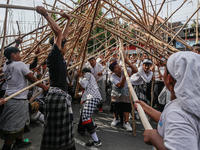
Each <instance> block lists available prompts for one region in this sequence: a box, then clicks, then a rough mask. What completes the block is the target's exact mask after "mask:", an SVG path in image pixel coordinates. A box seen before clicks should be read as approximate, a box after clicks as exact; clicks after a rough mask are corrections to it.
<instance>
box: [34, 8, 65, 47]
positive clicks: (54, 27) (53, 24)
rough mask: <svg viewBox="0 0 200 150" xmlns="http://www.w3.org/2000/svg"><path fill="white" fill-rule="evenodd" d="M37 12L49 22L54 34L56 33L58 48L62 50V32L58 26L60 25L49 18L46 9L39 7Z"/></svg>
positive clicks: (55, 40)
mask: <svg viewBox="0 0 200 150" xmlns="http://www.w3.org/2000/svg"><path fill="white" fill-rule="evenodd" d="M36 11H37V12H38V13H39V14H41V15H42V16H44V18H45V19H46V20H47V21H48V23H49V25H50V27H51V29H52V31H53V33H54V43H55V44H56V45H57V46H58V48H59V49H61V41H62V38H63V36H62V30H61V28H60V27H59V26H58V24H57V23H56V22H55V21H54V20H53V18H51V17H50V16H49V14H48V13H47V11H46V9H45V8H44V7H42V6H37V7H36Z"/></svg>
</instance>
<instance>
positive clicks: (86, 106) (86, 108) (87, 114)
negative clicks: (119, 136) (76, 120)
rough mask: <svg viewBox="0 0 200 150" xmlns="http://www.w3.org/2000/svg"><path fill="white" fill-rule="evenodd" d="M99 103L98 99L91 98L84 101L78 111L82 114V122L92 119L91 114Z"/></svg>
mask: <svg viewBox="0 0 200 150" xmlns="http://www.w3.org/2000/svg"><path fill="white" fill-rule="evenodd" d="M99 102H100V100H99V99H98V98H91V99H89V100H85V101H84V103H83V105H82V107H81V110H80V112H81V114H82V122H85V121H88V120H90V119H91V118H92V114H93V112H94V110H95V108H96V107H97V105H98V104H99Z"/></svg>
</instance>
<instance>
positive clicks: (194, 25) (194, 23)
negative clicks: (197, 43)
mask: <svg viewBox="0 0 200 150" xmlns="http://www.w3.org/2000/svg"><path fill="white" fill-rule="evenodd" d="M190 26H191V27H192V28H196V21H195V20H193V23H192V24H191V25H190ZM198 26H199V23H198Z"/></svg>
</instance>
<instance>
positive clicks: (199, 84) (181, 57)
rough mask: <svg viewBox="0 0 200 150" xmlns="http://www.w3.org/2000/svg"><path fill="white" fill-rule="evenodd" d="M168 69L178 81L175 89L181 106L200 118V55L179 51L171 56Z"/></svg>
mask: <svg viewBox="0 0 200 150" xmlns="http://www.w3.org/2000/svg"><path fill="white" fill-rule="evenodd" d="M167 69H168V71H169V73H170V75H171V76H172V77H173V78H174V79H175V80H176V81H177V82H176V84H175V86H174V91H175V95H176V97H177V99H179V100H181V107H182V108H183V109H184V110H185V111H187V112H189V113H191V114H193V115H195V116H197V117H198V118H200V109H199V108H200V55H199V54H197V53H194V52H177V53H175V54H173V55H172V56H170V57H169V59H168V61H167Z"/></svg>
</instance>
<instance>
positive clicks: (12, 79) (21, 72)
mask: <svg viewBox="0 0 200 150" xmlns="http://www.w3.org/2000/svg"><path fill="white" fill-rule="evenodd" d="M3 72H4V75H5V78H6V81H7V87H6V93H5V94H6V95H8V96H10V95H12V94H14V93H16V92H18V91H20V90H22V89H24V88H26V87H27V86H28V80H27V79H26V78H25V76H26V75H27V74H29V73H30V72H31V71H30V70H29V68H28V67H27V65H26V64H25V63H23V62H21V61H13V62H12V63H10V64H8V65H7V64H6V63H5V64H4V66H3ZM27 94H28V90H26V91H24V92H22V93H20V94H19V95H17V96H15V97H14V98H16V99H27Z"/></svg>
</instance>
